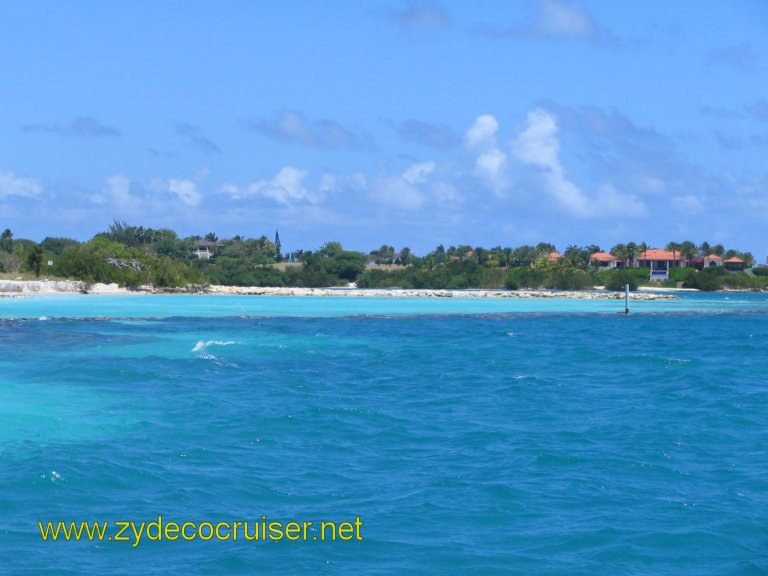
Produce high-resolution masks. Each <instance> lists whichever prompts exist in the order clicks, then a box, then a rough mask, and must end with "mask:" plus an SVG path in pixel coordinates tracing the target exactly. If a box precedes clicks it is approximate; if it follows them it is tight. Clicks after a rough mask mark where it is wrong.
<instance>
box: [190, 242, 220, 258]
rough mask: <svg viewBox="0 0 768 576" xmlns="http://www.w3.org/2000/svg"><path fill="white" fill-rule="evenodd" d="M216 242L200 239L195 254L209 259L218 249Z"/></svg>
mask: <svg viewBox="0 0 768 576" xmlns="http://www.w3.org/2000/svg"><path fill="white" fill-rule="evenodd" d="M216 246H217V244H216V242H211V241H210V240H198V241H197V243H196V244H195V251H194V252H193V254H194V255H195V256H197V257H198V258H201V259H203V260H208V259H209V258H210V257H211V256H213V254H214V252H215V251H216Z"/></svg>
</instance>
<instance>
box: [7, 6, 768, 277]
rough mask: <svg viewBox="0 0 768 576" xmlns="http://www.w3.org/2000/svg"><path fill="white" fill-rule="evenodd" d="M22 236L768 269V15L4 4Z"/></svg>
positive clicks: (11, 193)
mask: <svg viewBox="0 0 768 576" xmlns="http://www.w3.org/2000/svg"><path fill="white" fill-rule="evenodd" d="M0 22H2V30H3V31H2V34H0V75H1V76H0V110H2V113H0V228H6V227H7V228H11V230H13V232H14V236H15V237H16V238H20V237H25V238H31V239H34V240H38V241H39V240H42V239H43V238H44V237H45V236H46V235H51V236H66V237H72V238H76V239H79V240H86V239H88V238H90V237H91V236H93V234H95V233H97V232H100V231H103V230H105V229H107V227H108V225H109V224H110V223H111V222H112V220H113V219H119V220H125V221H126V222H128V223H129V224H134V225H143V226H151V227H168V228H172V229H174V230H176V231H177V232H179V233H180V234H181V235H183V236H186V235H189V234H205V233H207V232H210V231H214V232H216V233H217V234H218V235H219V237H222V238H224V237H229V236H233V235H235V234H240V235H243V236H248V237H256V236H260V235H262V234H267V235H269V236H271V235H273V234H274V231H275V229H276V228H278V229H279V230H280V236H281V240H282V242H283V247H284V248H285V249H288V250H291V249H297V248H305V249H313V248H317V247H318V246H320V245H321V244H322V243H324V242H326V241H331V240H336V241H340V242H342V243H343V244H344V246H345V247H347V248H350V249H355V250H361V251H367V250H371V249H374V248H377V247H378V246H380V245H382V244H385V243H386V244H392V245H394V246H395V247H396V248H401V247H403V246H408V247H410V248H411V249H412V250H413V251H414V252H415V253H417V254H424V253H426V252H427V251H429V250H431V249H432V248H434V247H435V246H436V245H437V244H440V243H442V244H444V245H446V246H448V245H451V244H454V245H457V244H469V245H473V246H476V245H481V246H486V247H492V246H495V245H502V246H519V245H521V244H526V243H533V244H535V243H538V242H540V241H550V242H553V243H554V244H556V246H557V248H559V249H561V250H563V249H565V247H566V246H567V245H569V244H578V245H583V244H588V243H597V244H600V245H601V246H602V247H603V248H604V249H607V248H610V247H611V246H613V245H614V244H616V243H618V242H628V241H635V242H638V243H639V242H647V243H648V244H649V245H652V246H660V245H663V244H665V243H666V242H668V241H670V240H676V241H682V240H692V241H694V242H696V243H700V242H702V241H704V240H706V241H708V242H710V243H713V244H714V243H722V244H725V245H726V246H728V247H735V248H737V249H741V250H748V251H751V252H752V253H753V254H754V255H755V256H756V257H757V259H758V261H759V262H764V261H765V258H766V254H768V241H767V240H766V233H765V231H766V230H768V162H766V159H768V3H766V2H764V1H762V0H734V1H733V2H722V1H719V0H718V1H715V0H704V1H701V2H667V1H655V0H650V1H644V2H615V1H607V0H605V1H589V0H583V1H570V0H569V1H566V0H531V1H527V0H521V1H494V0H475V1H473V2H471V3H470V2H459V1H442V2H408V1H405V2H399V1H394V2H387V1H382V2H377V1H372V2H349V1H337V0H326V1H324V2H309V1H296V0H284V1H282V2H253V1H245V0H242V1H240V0H224V1H222V2H202V1H190V0H187V1H180V0H167V1H163V2H154V1H144V0H139V1H133V2H127V1H122V2H121V1H116V2H101V1H94V2H85V1H72V2H58V1H55V2H54V1H48V2H43V1H37V0H30V1H27V2H12V1H5V0H0Z"/></svg>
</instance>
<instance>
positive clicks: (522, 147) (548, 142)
mask: <svg viewBox="0 0 768 576" xmlns="http://www.w3.org/2000/svg"><path fill="white" fill-rule="evenodd" d="M512 149H513V151H514V153H515V155H516V156H517V158H519V159H520V160H521V161H522V162H523V163H524V164H526V165H529V166H534V167H536V168H540V169H541V170H543V171H544V183H545V185H546V188H547V192H549V194H550V195H551V196H552V197H554V198H555V200H557V202H558V203H559V204H560V206H561V207H562V208H563V209H565V210H566V211H567V212H569V213H571V214H572V215H574V216H588V215H589V213H590V205H589V202H588V199H587V197H586V195H585V194H584V193H583V192H582V191H581V189H580V188H579V187H578V186H576V184H574V183H573V182H571V181H570V180H568V179H567V178H566V177H565V171H564V170H563V166H562V164H560V157H559V153H560V141H559V140H558V138H557V121H556V119H555V117H554V116H553V115H552V114H550V113H549V112H547V111H546V110H542V109H541V108H537V109H535V110H532V111H530V112H529V113H528V119H527V127H526V128H525V130H524V131H523V132H522V133H521V134H520V135H519V136H518V137H517V140H515V142H514V143H513V145H512Z"/></svg>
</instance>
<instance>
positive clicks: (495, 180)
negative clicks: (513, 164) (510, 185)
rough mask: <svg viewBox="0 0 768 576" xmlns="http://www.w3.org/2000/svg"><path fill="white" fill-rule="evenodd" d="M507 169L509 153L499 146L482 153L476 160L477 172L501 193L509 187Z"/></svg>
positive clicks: (497, 192)
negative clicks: (505, 152)
mask: <svg viewBox="0 0 768 576" xmlns="http://www.w3.org/2000/svg"><path fill="white" fill-rule="evenodd" d="M506 169H507V155H506V154H504V152H502V151H501V150H499V149H498V148H494V149H492V150H488V151H487V152H484V153H483V154H480V156H478V157H477V160H476V161H475V172H476V173H477V174H478V175H479V176H480V177H481V178H483V179H484V180H486V181H487V182H488V183H489V184H490V185H491V188H493V191H494V192H496V194H499V195H500V194H501V193H502V192H503V191H504V190H505V189H506V188H507V178H506Z"/></svg>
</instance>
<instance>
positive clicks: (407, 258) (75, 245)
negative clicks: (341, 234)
mask: <svg viewBox="0 0 768 576" xmlns="http://www.w3.org/2000/svg"><path fill="white" fill-rule="evenodd" d="M648 248H649V246H648V245H647V244H645V243H642V242H641V243H634V242H629V243H626V244H616V245H615V246H613V247H612V248H611V249H610V250H609V252H610V253H611V254H613V255H614V256H615V257H617V258H619V259H621V260H622V261H623V262H624V263H625V264H626V265H627V266H626V268H625V269H622V270H605V269H602V268H600V267H598V266H596V265H595V263H593V262H592V261H591V260H590V257H591V256H592V254H594V253H596V252H602V250H601V248H600V246H598V245H595V244H592V245H587V246H577V245H569V246H567V247H566V248H565V250H564V251H563V252H562V254H559V257H558V258H553V257H552V254H553V253H555V252H556V249H555V246H554V245H553V244H551V243H547V242H540V243H539V244H536V245H522V246H518V247H514V248H513V247H502V246H496V247H492V248H485V247H482V246H475V247H473V246H470V245H457V246H449V247H447V248H446V247H445V246H443V245H439V246H437V247H436V248H435V249H434V250H432V251H430V252H428V253H427V254H425V255H423V256H417V255H416V254H414V253H413V251H412V250H411V249H410V248H408V247H403V248H400V249H399V250H396V249H395V248H394V247H393V246H391V245H382V246H380V247H378V248H375V249H373V250H371V251H370V252H368V253H362V252H358V251H353V250H347V249H345V248H344V247H343V246H342V245H341V244H340V243H339V242H327V243H325V244H323V245H322V246H321V247H320V248H318V249H317V250H303V249H302V250H294V251H291V252H286V253H281V246H280V240H279V236H278V235H277V233H276V234H275V238H274V241H273V240H270V239H269V238H268V237H267V236H266V235H262V236H260V237H258V238H245V237H243V236H235V237H233V238H230V239H226V240H220V239H219V238H218V236H217V235H216V234H215V233H213V232H209V233H208V234H206V235H204V236H197V235H193V236H188V237H185V238H180V237H179V236H178V234H177V233H176V232H175V231H173V230H171V229H168V228H160V229H153V228H145V227H143V226H132V225H128V224H127V223H125V222H123V221H120V220H115V221H114V222H113V223H112V224H110V225H109V226H108V228H107V230H105V231H103V232H100V233H98V234H96V235H95V236H94V237H93V238H91V239H90V240H88V241H86V242H79V241H77V240H73V239H69V238H59V237H47V238H45V239H44V240H43V241H42V242H40V243H39V244H38V243H36V242H33V241H31V240H24V239H20V240H17V239H14V237H13V233H12V232H11V230H10V229H5V231H4V232H3V233H2V235H0V272H5V273H19V272H27V273H33V274H35V276H37V277H39V276H40V274H41V273H42V272H44V273H45V276H52V277H63V278H71V279H77V280H82V281H84V282H87V283H95V282H103V283H112V282H115V283H118V284H120V285H122V286H127V287H138V286H144V285H151V286H155V287H159V288H174V287H184V286H189V285H206V284H223V285H231V286H295V287H327V286H345V285H347V284H349V283H352V282H355V283H356V284H357V286H359V287H364V288H365V287H370V288H374V287H375V288H395V287H398V288H434V289H462V288H490V289H501V288H506V289H518V288H551V289H570V290H579V289H586V288H591V287H593V286H596V285H600V286H606V287H608V288H610V289H620V288H623V286H624V285H625V284H630V286H631V287H632V288H633V289H635V288H636V287H637V286H638V285H639V284H641V283H643V282H647V281H648V272H647V269H637V268H634V266H633V264H634V263H635V262H636V260H637V258H638V257H639V256H640V255H641V254H642V253H643V252H644V251H645V250H646V249H648ZM665 248H666V249H667V250H670V251H673V252H677V253H679V254H680V255H681V256H682V257H683V258H685V259H693V258H696V257H705V256H709V255H712V254H716V255H718V256H722V257H723V258H730V257H732V256H739V257H740V258H742V259H743V260H744V261H745V263H746V265H747V266H748V267H750V268H751V267H752V266H753V265H754V263H755V260H754V257H753V256H752V255H751V254H750V253H749V252H739V251H738V250H735V249H727V248H726V247H724V246H722V245H720V244H715V245H711V244H709V243H708V242H702V243H701V244H695V243H693V242H690V241H685V242H679V243H678V242H670V243H668V244H667V245H666V246H665ZM764 274H765V269H764V268H756V269H754V270H747V271H746V272H742V273H739V274H729V273H727V272H726V271H725V270H724V269H722V267H717V269H706V270H703V271H701V272H699V271H697V270H694V269H691V268H680V269H673V270H672V271H671V272H670V276H671V277H670V280H669V281H668V282H669V283H670V284H674V285H678V284H683V285H685V286H690V287H695V288H701V289H707V290H716V289H719V288H722V287H735V288H754V289H765V288H766V287H768V277H766V276H765V275H764Z"/></svg>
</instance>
